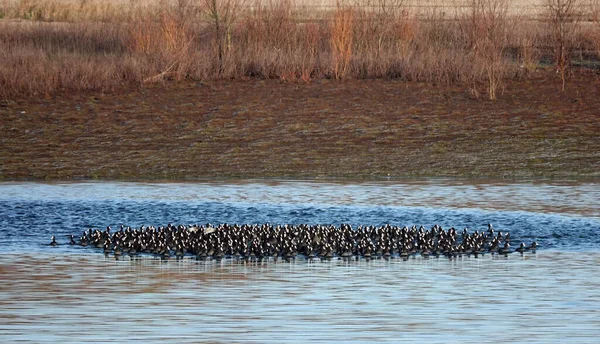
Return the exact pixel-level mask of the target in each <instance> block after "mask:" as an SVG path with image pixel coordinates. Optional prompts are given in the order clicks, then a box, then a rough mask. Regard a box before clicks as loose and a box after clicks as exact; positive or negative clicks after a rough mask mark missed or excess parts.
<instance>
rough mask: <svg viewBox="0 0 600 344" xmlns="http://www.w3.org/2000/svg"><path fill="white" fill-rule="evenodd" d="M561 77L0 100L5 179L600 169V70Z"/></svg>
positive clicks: (562, 174)
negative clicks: (496, 86) (479, 85)
mask: <svg viewBox="0 0 600 344" xmlns="http://www.w3.org/2000/svg"><path fill="white" fill-rule="evenodd" d="M559 88H560V87H559V80H558V78H557V77H556V76H555V75H552V74H551V73H550V72H547V73H546V72H540V74H539V75H538V76H537V77H533V78H531V79H530V80H525V81H515V82H511V83H509V84H507V85H506V87H505V89H504V91H503V92H502V94H501V95H500V96H499V98H500V99H499V100H498V101H489V100H485V99H481V98H480V99H478V98H477V94H476V92H473V90H470V89H469V88H467V87H465V86H443V85H431V84H423V83H413V82H401V81H394V80H364V81H350V82H332V81H327V80H325V81H320V82H314V83H311V84H299V83H285V82H280V81H260V80H248V81H218V82H207V83H197V82H194V83H167V84H162V85H154V86H145V87H143V88H140V89H130V90H121V91H120V92H112V93H102V92H95V93H84V94H75V95H59V96H55V97H49V96H48V97H46V98H42V99H39V98H36V99H31V98H28V99H18V100H11V101H4V102H2V104H1V106H0V127H1V128H2V137H1V138H0V178H1V179H2V180H29V179H51V180H69V179H132V178H149V179H164V178H166V179H200V178H238V177H241V178H255V177H256V178H274V177H282V178H314V177H319V178H321V177H332V178H387V177H392V178H394V177H397V178H403V177H425V176H426V177H506V178H598V177H600V140H599V134H598V133H600V121H599V119H600V110H599V109H600V97H599V95H600V81H599V78H598V76H597V75H594V74H580V75H574V76H573V77H572V79H571V80H570V82H569V84H568V89H567V91H566V92H564V93H563V92H560V91H558V90H559ZM480 91H481V94H482V97H483V98H484V97H485V93H484V90H480Z"/></svg>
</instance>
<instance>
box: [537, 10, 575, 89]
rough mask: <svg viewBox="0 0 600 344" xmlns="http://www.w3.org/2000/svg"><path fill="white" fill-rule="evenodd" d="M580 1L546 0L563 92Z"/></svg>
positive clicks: (557, 69) (555, 59) (569, 64)
mask: <svg viewBox="0 0 600 344" xmlns="http://www.w3.org/2000/svg"><path fill="white" fill-rule="evenodd" d="M577 4H578V0H545V3H544V5H545V8H546V16H547V20H548V24H549V25H550V30H551V32H552V40H553V45H554V56H555V57H554V61H555V64H556V71H557V73H558V74H559V75H560V78H561V80H562V91H564V90H565V87H566V79H567V76H568V75H567V73H568V72H569V68H570V66H571V54H572V51H573V47H574V35H575V31H576V29H577V25H576V23H575V22H574V14H575V10H576V6H577Z"/></svg>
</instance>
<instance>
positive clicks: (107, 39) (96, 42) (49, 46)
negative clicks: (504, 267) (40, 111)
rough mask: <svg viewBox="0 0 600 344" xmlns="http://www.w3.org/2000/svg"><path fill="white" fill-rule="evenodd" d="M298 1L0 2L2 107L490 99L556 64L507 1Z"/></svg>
mask: <svg viewBox="0 0 600 344" xmlns="http://www.w3.org/2000/svg"><path fill="white" fill-rule="evenodd" d="M297 1H298V3H295V2H293V0H287V1H275V0H260V1H256V2H249V1H244V0H204V1H192V0H173V1H159V0H145V1H141V0H130V1H111V2H102V1H93V0H62V1H61V0H40V1H34V0H18V1H16V0H15V1H10V0H5V1H3V2H1V3H0V16H1V17H3V18H4V19H1V20H0V60H2V64H0V97H3V98H8V99H12V98H17V97H24V96H47V95H52V94H56V93H60V92H66V91H73V90H101V91H109V90H114V89H117V88H120V87H123V86H131V85H141V84H143V83H153V82H163V81H165V80H169V79H175V80H186V79H187V80H214V79H246V78H258V79H280V80H285V81H301V82H305V83H307V82H310V81H312V80H315V79H328V78H331V79H371V78H394V79H401V80H407V81H426V82H431V83H436V84H461V85H466V86H467V87H469V88H471V89H473V90H475V91H477V90H478V89H485V90H486V91H487V92H488V94H489V97H490V98H496V97H497V94H498V93H497V92H498V89H502V87H503V84H504V83H506V81H507V80H513V79H522V78H528V77H530V76H531V75H533V74H534V73H535V71H536V69H538V68H540V67H543V66H544V65H547V64H548V63H552V61H553V59H554V56H553V55H552V50H551V47H552V37H553V36H552V32H551V30H550V29H549V27H548V26H547V25H545V23H544V22H540V21H538V20H529V19H527V20H525V19H524V18H520V17H515V16H514V15H513V14H510V13H511V12H510V11H507V10H505V9H503V8H501V7H497V8H496V7H489V5H494V4H503V3H506V1H505V0H474V1H472V3H471V4H472V6H471V7H466V8H467V9H468V8H471V9H473V11H471V12H469V11H466V10H465V7H456V8H452V7H447V6H446V7H429V8H423V7H414V6H413V5H414V4H412V3H411V2H410V1H408V0H407V1H402V0H356V1H355V2H346V3H343V4H340V5H339V6H334V7H325V8H323V7H319V8H313V7H303V6H299V3H300V1H299V0H297ZM514 1H515V2H517V1H518V0H514ZM594 1H595V0H592V2H591V3H590V6H583V7H582V8H581V11H579V12H580V14H581V13H586V14H587V16H586V17H585V18H588V19H589V22H588V23H586V25H579V26H580V27H582V28H584V29H581V30H577V31H576V32H577V35H576V36H574V37H573V38H572V39H571V41H570V42H572V46H573V47H574V48H573V51H572V52H571V55H572V56H570V59H569V61H572V62H573V63H574V64H577V65H579V66H581V65H584V66H591V67H595V66H597V63H598V59H599V58H600V33H599V32H600V24H598V19H597V18H598V15H597V13H598V12H597V10H596V9H597V7H594V6H592V5H594V4H595V2H594ZM464 3H465V2H461V3H460V5H461V6H462V5H464ZM482 4H483V5H486V4H487V5H488V7H485V6H483V7H481V6H480V5H482ZM477 6H480V7H477ZM490 8H491V9H490ZM495 8H496V9H495ZM594 11H596V12H594ZM488 14H492V15H491V16H490V15H488ZM498 15H499V16H498ZM498 23H500V24H498ZM588 24H589V25H588ZM567 25H574V24H573V23H567ZM591 70H593V69H591ZM475 93H477V92H475Z"/></svg>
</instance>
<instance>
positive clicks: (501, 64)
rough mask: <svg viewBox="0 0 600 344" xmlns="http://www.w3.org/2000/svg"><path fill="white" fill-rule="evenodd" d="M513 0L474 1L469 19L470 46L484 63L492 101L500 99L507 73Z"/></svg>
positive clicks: (467, 29)
mask: <svg viewBox="0 0 600 344" xmlns="http://www.w3.org/2000/svg"><path fill="white" fill-rule="evenodd" d="M510 3H511V1H510V0H471V10H470V13H469V14H468V15H467V22H466V23H467V25H465V28H464V30H465V31H466V37H467V44H468V46H471V47H472V49H473V50H474V51H475V55H476V57H477V58H478V59H480V60H481V61H482V65H483V69H484V71H485V74H486V79H487V90H488V96H489V98H490V99H492V100H493V99H496V98H497V91H498V88H500V87H501V86H502V80H503V78H504V73H505V70H506V63H505V61H504V51H505V49H506V44H507V33H508V20H507V19H508V8H509V6H510Z"/></svg>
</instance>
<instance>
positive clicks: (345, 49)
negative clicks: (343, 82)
mask: <svg viewBox="0 0 600 344" xmlns="http://www.w3.org/2000/svg"><path fill="white" fill-rule="evenodd" d="M353 22H354V10H353V9H352V8H351V7H348V6H346V5H345V4H343V3H340V2H338V3H337V7H336V10H335V12H334V14H333V23H332V25H331V50H332V61H333V77H334V78H335V79H336V80H340V79H343V78H344V77H346V74H347V73H348V67H349V66H350V59H351V58H352V39H353V32H352V25H353Z"/></svg>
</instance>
